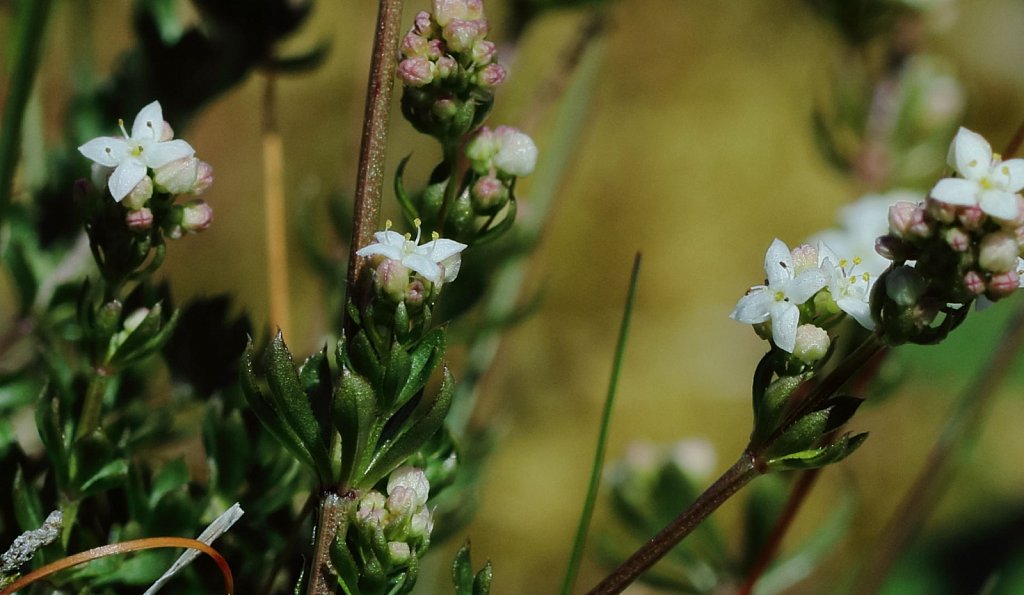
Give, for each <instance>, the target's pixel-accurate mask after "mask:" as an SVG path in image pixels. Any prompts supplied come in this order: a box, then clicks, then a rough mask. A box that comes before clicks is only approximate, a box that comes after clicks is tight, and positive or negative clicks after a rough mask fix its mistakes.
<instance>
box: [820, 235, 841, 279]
mask: <svg viewBox="0 0 1024 595" xmlns="http://www.w3.org/2000/svg"><path fill="white" fill-rule="evenodd" d="M825 261H828V262H829V265H830V266H828V267H826V266H824V265H825ZM818 266H820V267H821V268H822V269H823V270H825V271H831V269H834V268H836V267H838V266H839V255H838V254H836V253H835V252H834V251H833V250H832V248H830V247H829V245H828V244H826V243H825V242H824V241H822V240H818Z"/></svg>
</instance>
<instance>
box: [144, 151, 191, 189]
mask: <svg viewBox="0 0 1024 595" xmlns="http://www.w3.org/2000/svg"><path fill="white" fill-rule="evenodd" d="M198 175H199V160H198V159H196V158H195V157H184V158H182V159H178V160H175V161H172V162H170V163H168V164H167V165H164V166H161V167H159V168H157V169H155V170H154V171H153V181H154V182H155V183H156V186H157V189H159V190H162V191H164V192H167V193H168V194H187V193H189V192H192V190H193V189H194V188H195V186H196V179H197V177H198Z"/></svg>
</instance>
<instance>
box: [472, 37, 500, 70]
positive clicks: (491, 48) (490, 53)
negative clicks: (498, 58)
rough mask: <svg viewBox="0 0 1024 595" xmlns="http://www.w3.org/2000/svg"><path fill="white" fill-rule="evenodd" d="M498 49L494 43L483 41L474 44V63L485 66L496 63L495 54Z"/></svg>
mask: <svg viewBox="0 0 1024 595" xmlns="http://www.w3.org/2000/svg"><path fill="white" fill-rule="evenodd" d="M495 53H496V48H495V45H494V43H493V42H490V41H486V40H481V41H478V42H476V43H475V44H473V50H472V54H471V55H472V56H473V62H475V63H476V64H479V65H480V66H484V65H487V64H490V63H491V62H493V61H494V54H495Z"/></svg>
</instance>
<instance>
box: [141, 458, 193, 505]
mask: <svg viewBox="0 0 1024 595" xmlns="http://www.w3.org/2000/svg"><path fill="white" fill-rule="evenodd" d="M188 477H189V475H188V465H187V464H186V463H185V459H184V458H180V457H179V458H177V459H174V460H173V461H168V462H167V463H166V464H165V465H164V466H163V468H162V469H160V472H159V473H157V475H156V477H155V478H153V487H152V489H151V490H150V492H149V507H150V508H155V507H156V505H157V503H158V502H160V499H161V498H163V497H164V495H166V494H167V493H168V492H171V491H173V490H176V489H178V488H180V487H182V486H185V485H188Z"/></svg>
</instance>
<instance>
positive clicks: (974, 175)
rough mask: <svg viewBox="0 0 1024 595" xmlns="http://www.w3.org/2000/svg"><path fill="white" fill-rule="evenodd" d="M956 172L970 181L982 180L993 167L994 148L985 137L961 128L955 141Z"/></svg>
mask: <svg viewBox="0 0 1024 595" xmlns="http://www.w3.org/2000/svg"><path fill="white" fill-rule="evenodd" d="M953 147H954V149H953V151H954V155H955V157H956V170H957V171H958V172H960V175H962V176H963V177H965V178H967V179H970V180H977V179H980V178H981V177H982V176H984V175H985V174H987V173H988V171H989V168H990V167H992V146H991V145H989V144H988V141H987V140H985V138H984V137H983V136H981V135H980V134H978V133H977V132H972V131H970V130H968V129H966V128H964V127H962V126H961V127H960V130H959V131H957V133H956V137H955V138H954V139H953Z"/></svg>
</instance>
